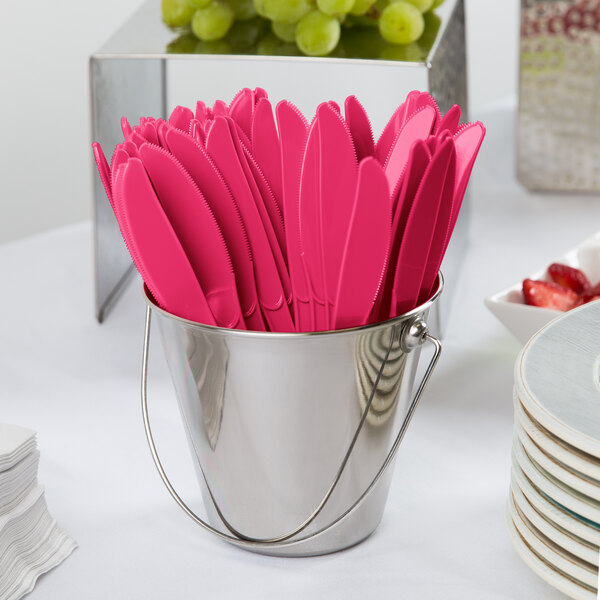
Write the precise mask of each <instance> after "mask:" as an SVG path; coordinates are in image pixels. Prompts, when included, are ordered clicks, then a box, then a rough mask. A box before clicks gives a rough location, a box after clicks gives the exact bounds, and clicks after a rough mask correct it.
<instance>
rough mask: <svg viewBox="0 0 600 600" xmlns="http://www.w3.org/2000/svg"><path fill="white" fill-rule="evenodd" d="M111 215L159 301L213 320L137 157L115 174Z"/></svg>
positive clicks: (176, 310)
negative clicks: (112, 214)
mask: <svg viewBox="0 0 600 600" xmlns="http://www.w3.org/2000/svg"><path fill="white" fill-rule="evenodd" d="M114 200H115V215H116V216H117V220H118V222H119V226H120V228H121V233H122V235H123V238H124V240H125V243H126V245H127V248H128V249H129V253H130V254H131V257H132V259H133V262H134V263H135V265H136V267H137V269H138V271H139V272H140V274H141V276H142V279H143V280H144V282H145V283H146V285H147V287H148V289H149V290H150V292H151V294H152V295H153V296H154V298H155V300H156V301H157V303H158V305H159V306H161V307H162V308H164V309H165V310H167V311H168V312H170V313H172V314H174V315H177V316H179V317H182V318H184V319H189V320H191V321H196V322H198V323H205V324H207V325H216V321H215V319H214V317H213V315H212V313H211V310H210V308H209V306H208V303H207V301H206V297H205V295H204V292H203V291H202V288H201V286H200V284H199V283H198V279H197V278H196V275H195V273H194V270H193V269H192V267H191V265H190V262H189V259H188V257H187V255H186V254H185V251H184V250H183V248H182V246H181V244H180V243H179V240H178V239H177V236H176V235H175V232H174V231H173V227H172V226H171V223H170V222H169V220H168V219H167V217H166V215H165V213H164V211H163V209H162V206H161V205H160V202H159V200H158V198H157V197H156V193H155V192H154V188H153V187H152V184H151V183H150V180H149V179H148V174H147V173H146V170H145V169H144V166H143V165H142V163H141V161H140V160H139V159H137V158H131V159H129V160H128V161H127V162H125V163H122V164H121V166H120V167H119V169H118V173H116V174H115V185H114Z"/></svg>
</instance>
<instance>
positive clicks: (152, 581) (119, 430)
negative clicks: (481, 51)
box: [0, 106, 600, 600]
mask: <svg viewBox="0 0 600 600" xmlns="http://www.w3.org/2000/svg"><path fill="white" fill-rule="evenodd" d="M477 116H478V117H479V118H481V119H482V120H484V122H485V124H486V126H487V128H488V135H487V138H486V140H485V142H484V146H483V148H482V152H481V155H480V159H479V161H478V164H477V165H476V169H475V172H474V174H473V179H472V184H471V193H472V202H473V204H472V206H473V213H472V220H471V232H470V248H469V252H468V257H467V259H466V262H465V265H464V268H463V270H462V273H461V275H460V278H459V282H458V288H459V289H458V291H457V293H456V295H455V299H454V305H453V310H452V313H451V316H450V320H449V322H448V327H447V330H446V335H445V339H444V340H443V345H444V352H443V355H442V359H441V362H440V364H439V366H438V368H437V370H436V372H435V374H434V376H433V379H432V382H431V384H430V387H429V388H428V389H427V391H426V394H425V397H424V398H423V401H422V403H421V405H420V407H419V409H418V410H417V413H416V415H415V418H414V420H413V422H412V424H411V426H410V428H409V430H408V433H407V435H406V438H405V440H404V442H403V444H402V446H401V448H400V451H399V454H398V458H397V462H396V466H395V474H394V480H393V483H392V489H391V493H390V497H389V500H388V504H387V507H386V511H385V514H384V517H383V521H382V523H381V525H380V526H379V528H378V529H377V531H376V532H375V533H374V534H373V535H372V536H371V537H370V538H369V539H368V540H367V541H365V542H364V543H362V544H360V545H359V546H357V547H355V548H353V549H350V550H347V551H344V552H340V553H337V554H333V555H329V556H323V557H316V558H308V559H281V558H271V557H264V556H258V555H255V554H251V553H249V552H245V551H243V550H239V549H237V548H234V547H232V546H230V545H228V544H226V543H224V542H221V541H218V540H215V539H213V538H212V537H210V536H208V534H206V533H204V532H203V531H201V530H199V529H198V528H197V526H195V525H194V524H193V523H192V522H191V521H190V520H189V519H188V517H186V516H185V515H184V514H183V512H182V511H181V510H180V509H179V508H178V507H177V506H176V505H175V504H174V503H173V501H172V499H171V498H170V497H169V495H168V493H167V492H166V490H165V489H164V487H163V485H162V483H161V482H160V480H159V478H158V475H157V473H156V472H155V469H154V466H153V464H152V461H151V458H150V454H149V452H148V449H147V446H146V441H145V438H144V433H143V428H142V421H141V415H140V406H139V378H140V362H141V346H142V334H143V324H144V303H143V300H142V296H141V290H140V287H139V284H136V285H133V286H131V287H130V288H129V289H128V291H127V292H126V294H125V296H124V297H123V299H122V300H121V302H119V304H118V305H117V306H116V307H115V309H114V310H113V312H112V313H111V314H110V316H109V318H108V320H107V321H106V322H105V323H104V324H103V325H102V326H100V325H98V324H97V323H96V321H95V320H94V317H93V307H92V302H93V296H92V241H91V225H90V224H89V223H84V224H80V225H76V226H71V227H68V228H63V229H58V230H54V231H51V232H49V233H46V234H43V235H39V236H36V237H32V238H28V239H25V240H21V241H18V242H12V243H8V244H5V245H2V246H0V274H1V276H2V294H1V295H0V314H1V315H2V316H1V317H0V421H4V422H12V423H17V424H21V425H24V426H26V427H31V428H33V429H36V430H37V431H38V437H39V446H40V450H41V464H40V474H39V479H40V481H41V482H42V483H43V484H44V485H45V486H46V496H47V501H48V505H49V509H50V511H51V513H52V514H53V515H54V516H55V517H56V518H57V520H58V522H59V523H60V525H61V526H62V527H63V529H64V530H65V531H66V532H68V533H69V534H70V535H72V536H73V537H74V538H75V539H76V540H77V542H78V543H79V548H78V549H77V550H76V551H75V552H74V554H73V555H72V556H71V557H69V558H68V559H67V560H66V561H65V562H64V563H63V564H62V565H61V566H60V567H58V568H57V569H55V570H54V571H52V572H50V573H49V574H47V575H45V576H43V577H42V578H41V579H40V580H39V581H38V584H37V586H36V588H35V589H34V591H33V592H32V593H31V596H30V597H31V599H32V600H45V599H48V600H49V599H52V600H57V599H60V600H69V599H77V600H81V599H82V598H85V599H87V600H95V599H102V600H106V599H108V598H111V599H120V598H127V599H134V598H144V599H145V600H155V599H159V598H160V599H162V598H176V599H178V600H184V599H188V598H189V599H197V598H257V599H258V598H260V599H261V600H270V599H279V598H281V597H285V598H289V599H302V600H305V599H307V598H311V599H313V598H314V599H320V598H327V599H328V600H335V599H337V598H343V599H344V600H351V599H354V598H356V599H358V598H360V599H363V598H369V597H375V596H377V597H380V598H407V599H412V598H415V599H420V600H427V599H432V600H433V599H435V600H439V599H442V598H443V599H445V600H454V599H456V600H471V599H473V600H475V599H476V600H492V599H494V600H500V599H511V600H519V599H527V600H536V599H542V598H543V599H544V600H553V599H558V598H563V597H564V596H563V595H562V594H560V593H559V592H557V591H555V590H554V589H553V588H551V587H550V586H548V585H547V584H545V583H544V582H543V581H542V580H541V579H540V578H539V577H538V576H537V575H535V574H534V573H532V572H531V571H530V570H529V569H528V567H526V566H525V564H524V563H523V562H522V561H521V559H520V558H519V557H518V556H517V554H516V552H515V551H514V550H513V548H512V546H511V544H510V542H509V539H508V536H507V533H506V526H505V513H504V510H505V503H506V499H507V493H508V487H509V475H510V448H511V442H512V418H513V417H512V405H511V390H512V381H513V365H514V362H515V359H516V357H517V354H518V352H519V349H520V345H519V344H518V342H516V340H514V339H513V338H512V337H511V335H510V334H509V333H508V332H507V331H506V330H505V329H504V328H503V327H502V325H501V324H500V323H499V322H497V321H496V320H495V318H494V317H493V316H492V315H491V314H490V313H489V312H488V311H487V309H486V308H485V307H484V305H483V298H484V297H485V296H487V295H490V294H491V293H493V292H496V291H498V290H500V289H502V288H504V287H506V286H508V285H510V284H512V283H513V282H515V281H519V280H520V279H522V277H523V276H524V275H526V274H527V273H528V272H531V271H534V270H535V269H537V268H538V267H540V266H542V265H544V264H545V263H546V262H547V261H548V260H549V259H551V258H553V257H554V256H556V255H559V254H561V253H562V252H563V251H564V250H567V249H568V248H570V247H572V246H574V245H576V244H577V243H578V242H579V241H580V240H581V239H583V238H585V237H587V236H589V235H590V234H592V233H594V232H595V231H596V230H597V229H600V202H599V200H598V198H597V197H592V196H583V197H582V196H579V197H577V196H572V197H571V196H564V195H533V194H529V193H527V192H526V191H524V190H523V189H522V188H521V187H520V185H519V184H518V183H517V182H516V181H515V178H514V164H513V163H514V152H513V145H514V137H513V128H514V108H513V107H510V106H505V107H499V108H496V109H495V110H492V111H489V112H487V113H485V114H481V115H477ZM44 201H46V202H52V198H45V199H44ZM152 349H153V357H152V359H151V383H150V403H151V411H152V413H153V422H154V423H155V429H156V435H157V438H158V443H159V445H160V447H161V449H162V453H163V455H164V462H165V465H166V467H167V470H168V471H169V473H170V474H171V475H172V478H173V480H174V482H175V483H176V485H177V486H178V487H179V488H181V490H182V492H183V495H184V496H186V497H187V498H191V499H192V500H191V504H192V505H193V506H195V507H199V506H200V500H199V494H198V491H197V485H196V482H195V476H194V473H193V470H192V464H191V461H190V459H189V457H188V451H187V447H186V445H185V440H184V434H183V430H182V427H181V425H180V423H179V415H178V411H177V408H176V404H175V398H174V393H173V390H172V387H171V383H170V379H169V377H168V373H167V370H166V366H165V364H164V359H163V357H162V351H161V348H160V344H159V342H158V340H157V339H154V340H153V345H152ZM199 510H201V509H199Z"/></svg>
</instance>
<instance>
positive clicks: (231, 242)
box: [165, 127, 265, 331]
mask: <svg viewBox="0 0 600 600" xmlns="http://www.w3.org/2000/svg"><path fill="white" fill-rule="evenodd" d="M165 140H166V142H167V147H168V149H169V150H170V152H171V153H172V154H173V156H174V157H175V158H177V160H179V162H181V164H182V166H183V167H184V168H185V170H186V171H187V172H188V173H189V174H190V176H191V177H192V179H193V180H194V181H195V182H196V184H197V185H198V187H199V188H200V190H201V192H202V194H203V195H204V198H205V199H206V201H207V202H208V205H209V206H210V208H211V210H212V211H213V214H214V215H215V218H216V220H217V223H218V224H219V227H220V229H221V232H222V233H223V237H224V238H225V242H226V244H227V248H228V250H229V254H230V256H231V262H232V264H233V269H234V273H235V280H236V284H237V290H238V295H239V298H240V305H241V307H242V311H243V315H244V321H245V322H246V325H247V327H248V329H251V330H254V331H265V323H264V320H263V318H262V314H261V312H260V307H259V305H258V296H257V293H256V281H255V277H254V265H253V261H252V253H251V249H250V243H249V241H248V234H247V232H246V228H245V227H244V223H243V221H242V218H241V216H240V212H239V208H238V206H237V204H236V203H235V201H234V199H233V197H232V196H231V193H230V191H229V189H228V188H227V185H226V184H225V181H224V179H223V177H222V175H221V173H220V172H219V171H218V169H217V167H216V166H215V165H214V163H213V162H212V160H211V159H210V157H209V156H208V154H207V153H206V150H205V149H204V148H203V147H202V146H201V145H200V144H198V142H196V141H195V140H194V139H193V138H192V137H190V136H189V135H187V134H186V133H184V132H183V131H180V130H179V129H175V128H173V127H169V128H167V129H166V133H165Z"/></svg>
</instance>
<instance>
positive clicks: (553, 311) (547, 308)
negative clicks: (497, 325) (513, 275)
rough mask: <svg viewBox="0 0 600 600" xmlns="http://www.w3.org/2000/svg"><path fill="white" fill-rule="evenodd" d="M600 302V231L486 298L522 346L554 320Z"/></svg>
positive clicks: (494, 312) (489, 305)
mask: <svg viewBox="0 0 600 600" xmlns="http://www.w3.org/2000/svg"><path fill="white" fill-rule="evenodd" d="M598 299H600V232H599V233H597V234H595V235H594V236H592V237H590V238H587V239H586V240H584V241H583V242H582V243H581V244H579V245H578V246H577V247H575V248H573V249H572V250H570V251H569V252H567V253H565V254H563V255H562V256H559V257H557V258H556V259H555V260H554V261H553V262H551V263H550V265H548V266H545V267H544V268H542V269H540V270H539V271H536V272H535V273H533V274H531V275H529V276H528V277H526V278H524V279H522V280H520V281H519V282H518V283H515V284H514V285H512V286H511V287H509V288H506V289H504V290H502V291H501V292H498V293H496V294H494V295H492V296H489V297H488V298H486V299H485V305H486V306H487V307H488V309H489V310H490V311H491V312H492V313H493V314H494V315H495V316H496V317H497V318H498V319H499V320H500V321H501V322H502V323H503V324H504V325H505V326H506V328H507V329H508V330H509V331H510V332H511V333H512V334H513V335H514V336H515V337H516V338H517V339H518V340H519V341H520V342H522V343H525V342H527V340H528V339H529V338H530V337H531V336H532V335H533V334H534V333H536V332H537V331H538V330H539V329H541V328H542V327H544V326H545V325H546V324H547V323H549V322H550V321H552V320H553V319H555V318H557V317H559V316H561V315H563V314H564V313H565V312H566V311H568V310H571V309H573V308H576V307H578V306H581V305H582V304H585V303H587V302H592V301H594V300H598Z"/></svg>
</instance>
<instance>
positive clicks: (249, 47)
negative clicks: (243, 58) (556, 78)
mask: <svg viewBox="0 0 600 600" xmlns="http://www.w3.org/2000/svg"><path fill="white" fill-rule="evenodd" d="M264 23H265V20H264V19H260V18H255V19H247V20H245V21H236V22H235V23H234V24H233V26H232V27H231V29H230V30H229V33H228V34H227V37H226V38H225V39H226V40H227V41H228V42H229V43H230V44H231V49H232V51H233V52H234V53H235V54H248V53H251V52H253V50H254V48H255V46H256V42H257V41H258V39H259V38H260V36H261V35H262V33H263V30H264Z"/></svg>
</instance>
